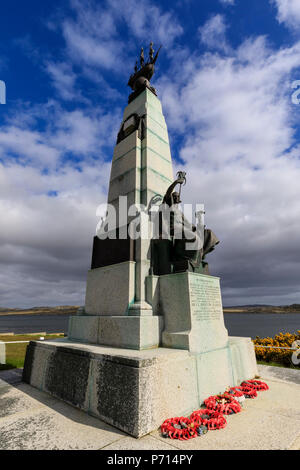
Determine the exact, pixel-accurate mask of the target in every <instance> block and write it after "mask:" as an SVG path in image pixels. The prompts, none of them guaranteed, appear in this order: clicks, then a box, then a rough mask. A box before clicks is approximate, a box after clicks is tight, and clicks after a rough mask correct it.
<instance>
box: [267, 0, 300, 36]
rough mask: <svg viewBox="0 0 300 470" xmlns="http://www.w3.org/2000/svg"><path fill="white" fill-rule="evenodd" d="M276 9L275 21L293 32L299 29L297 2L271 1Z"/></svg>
mask: <svg viewBox="0 0 300 470" xmlns="http://www.w3.org/2000/svg"><path fill="white" fill-rule="evenodd" d="M271 3H273V4H274V5H275V6H276V7H277V9H278V14H277V19H278V21H279V22H280V23H285V24H286V26H288V27H289V28H292V29H294V30H299V29H300V2H299V0H271Z"/></svg>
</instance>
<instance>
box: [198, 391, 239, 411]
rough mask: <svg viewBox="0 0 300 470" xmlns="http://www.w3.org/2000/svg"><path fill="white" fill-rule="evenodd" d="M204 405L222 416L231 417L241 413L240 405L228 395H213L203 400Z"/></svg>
mask: <svg viewBox="0 0 300 470" xmlns="http://www.w3.org/2000/svg"><path fill="white" fill-rule="evenodd" d="M204 405H205V406H206V408H208V409H209V410H214V411H217V412H219V413H222V414H224V415H232V414H234V413H239V412H240V411H242V407H241V405H240V404H239V403H238V402H237V401H236V400H235V399H234V398H233V397H231V396H230V395H227V394H226V393H225V394H223V395H214V396H211V397H209V398H207V399H206V400H204Z"/></svg>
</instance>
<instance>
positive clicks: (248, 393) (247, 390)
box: [241, 382, 257, 398]
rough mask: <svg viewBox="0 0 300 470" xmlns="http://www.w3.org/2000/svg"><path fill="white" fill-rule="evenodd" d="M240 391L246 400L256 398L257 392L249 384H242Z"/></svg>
mask: <svg viewBox="0 0 300 470" xmlns="http://www.w3.org/2000/svg"><path fill="white" fill-rule="evenodd" d="M241 389H242V392H243V394H244V395H245V397H246V398H256V397H257V391H256V390H255V389H254V388H253V386H252V385H251V384H249V383H246V382H243V384H242V385H241Z"/></svg>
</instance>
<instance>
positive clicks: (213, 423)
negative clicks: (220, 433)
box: [190, 408, 227, 430]
mask: <svg viewBox="0 0 300 470" xmlns="http://www.w3.org/2000/svg"><path fill="white" fill-rule="evenodd" d="M190 419H191V420H192V421H194V422H195V424H196V425H201V424H202V425H204V426H206V427H207V428H208V429H209V430H214V429H223V428H225V426H226V424H227V421H226V419H225V418H224V416H223V414H222V413H219V412H218V411H215V410H210V409H208V408H202V409H200V410H197V411H194V412H193V413H192V414H191V416H190Z"/></svg>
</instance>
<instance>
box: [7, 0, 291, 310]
mask: <svg viewBox="0 0 300 470" xmlns="http://www.w3.org/2000/svg"><path fill="white" fill-rule="evenodd" d="M0 25H1V27H0V38H1V40H0V80H4V81H5V83H6V87H7V103H6V104H5V105H0V217H1V229H0V267H1V269H0V306H24V307H26V306H34V305H59V304H78V305H81V304H83V303H84V291H85V278H86V271H87V269H88V267H89V263H90V257H91V246H92V237H93V235H94V232H95V227H96V224H97V217H96V208H97V206H98V204H100V203H101V202H105V200H106V193H107V185H108V179H109V171H110V161H111V157H112V152H113V146H114V144H115V139H116V134H117V131H118V128H119V126H120V123H121V119H122V111H123V109H124V107H125V106H126V104H127V98H128V94H129V92H130V90H129V88H128V87H127V81H128V78H129V75H130V73H131V72H132V70H133V66H134V63H135V60H136V58H137V56H138V54H139V49H140V47H141V46H144V47H148V44H149V42H150V40H153V41H154V46H155V48H157V47H158V46H159V45H160V44H162V45H163V49H162V51H161V54H160V57H159V61H158V64H157V68H156V73H155V76H154V80H153V84H154V86H155V87H156V89H157V90H158V95H159V98H160V99H161V101H162V105H163V110H164V114H165V117H166V122H167V125H168V129H169V135H170V142H171V151H172V156H173V160H174V169H178V168H180V169H184V170H185V171H186V172H187V176H188V184H187V186H186V187H185V189H184V202H204V204H205V206H206V221H207V224H208V225H209V226H210V227H211V228H213V230H214V231H215V232H216V233H217V235H218V236H219V238H220V239H221V241H222V243H221V244H220V245H219V247H218V249H217V250H216V251H215V252H214V253H213V254H211V255H210V264H211V269H212V273H213V274H216V275H220V276H221V279H222V293H223V299H224V304H225V305H238V304H246V303H247V304H248V303H271V304H288V303H293V302H298V303H300V292H299V276H300V259H299V239H300V236H299V235H300V227H299V222H298V219H299V210H300V198H299V183H298V181H299V177H300V165H299V154H300V145H299V136H300V126H299V115H300V105H299V106H297V105H295V104H293V103H292V101H291V95H292V92H293V90H292V88H291V86H292V83H293V81H294V80H300V2H299V1H298V0H182V1H179V0H178V1H176V0H175V1H174V2H167V1H150V0H149V1H148V0H140V1H137V0H128V1H127V2H126V3H125V2H123V1H120V0H107V1H105V0H101V1H96V0H90V1H88V0H81V1H79V0H56V1H55V2H53V0H52V1H50V0H43V2H40V1H36V0H28V1H27V2H22V1H20V0H11V1H10V2H5V4H3V5H1V14H0Z"/></svg>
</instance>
